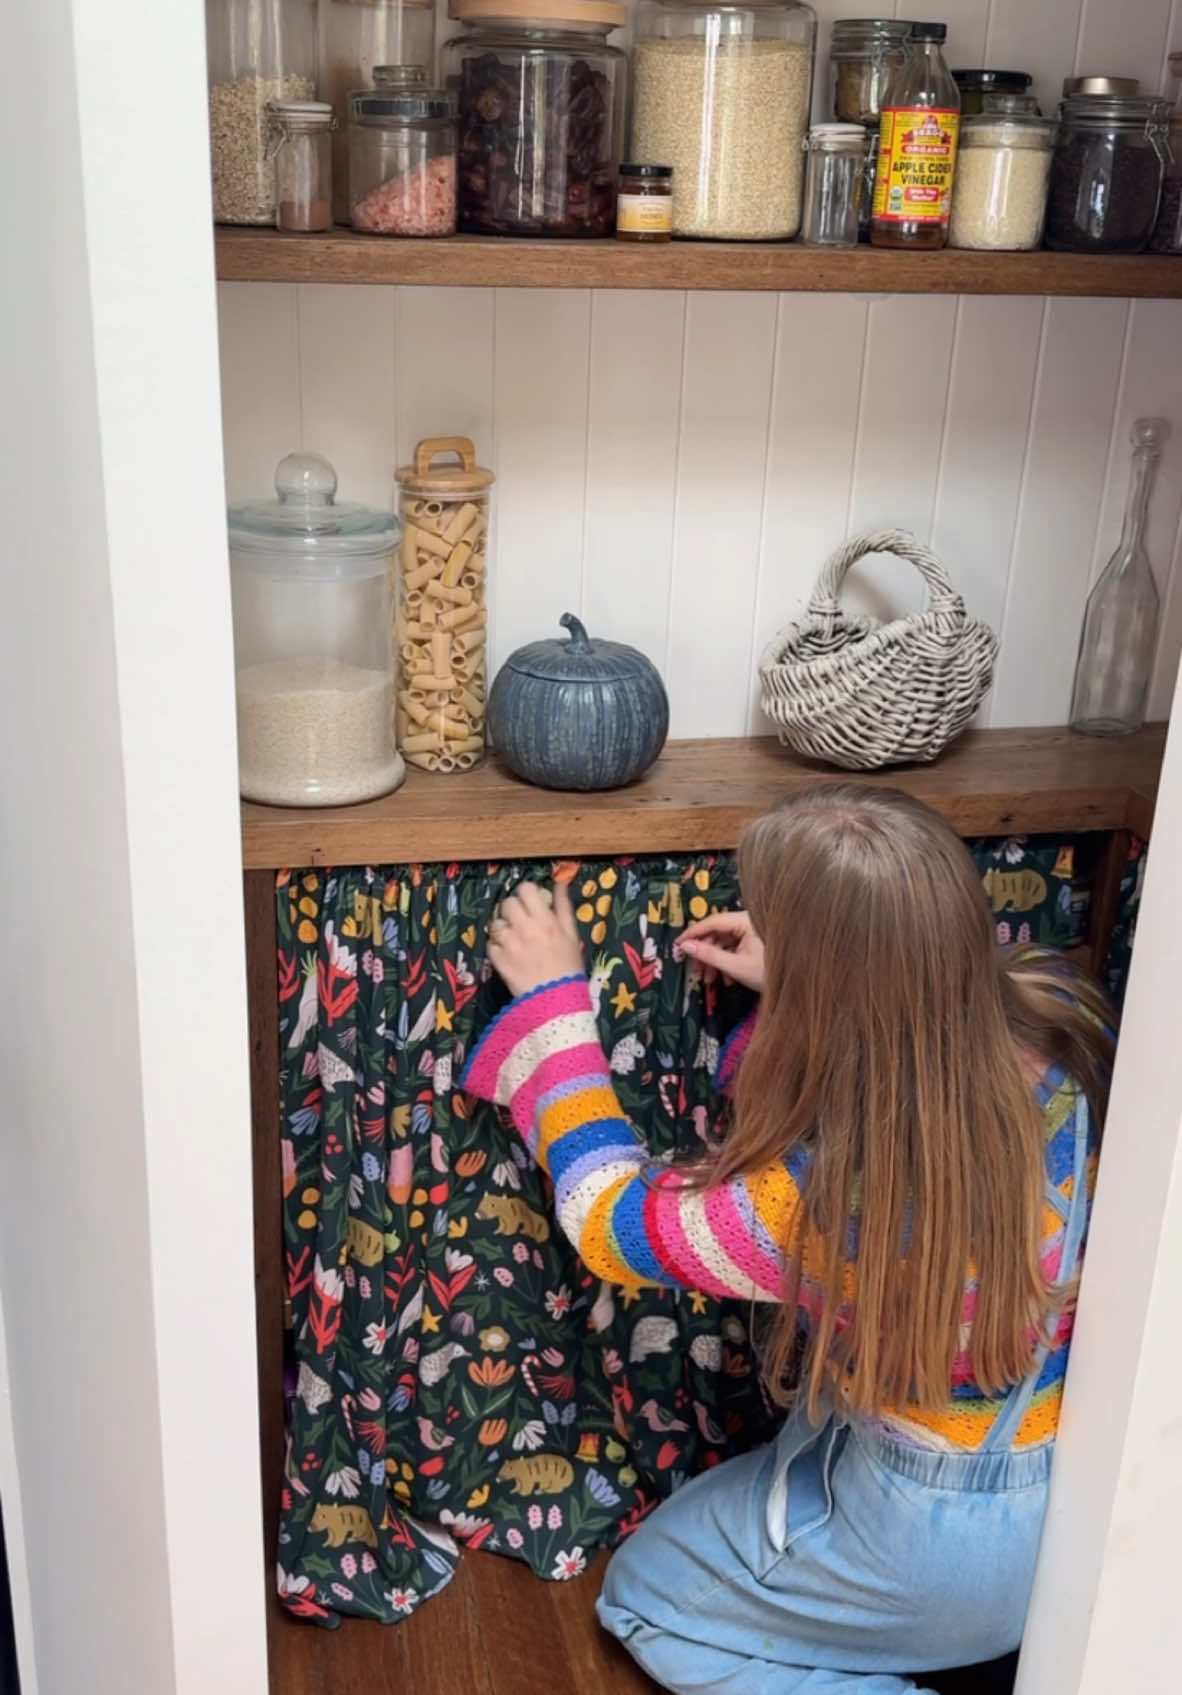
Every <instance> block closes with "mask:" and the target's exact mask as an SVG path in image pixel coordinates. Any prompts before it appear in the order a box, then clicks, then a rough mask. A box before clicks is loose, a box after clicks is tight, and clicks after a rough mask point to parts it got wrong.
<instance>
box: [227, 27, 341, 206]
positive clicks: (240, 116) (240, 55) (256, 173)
mask: <svg viewBox="0 0 1182 1695" xmlns="http://www.w3.org/2000/svg"><path fill="white" fill-rule="evenodd" d="M205 42H206V60H207V64H208V69H209V146H210V155H211V160H210V162H211V165H212V169H213V215H214V219H215V221H216V222H217V223H219V224H273V223H274V222H275V210H276V196H275V160H274V157H273V155H271V154H270V153H269V152H268V125H269V120H268V116H267V106H268V104H269V103H270V102H272V101H286V100H315V98H316V0H205Z"/></svg>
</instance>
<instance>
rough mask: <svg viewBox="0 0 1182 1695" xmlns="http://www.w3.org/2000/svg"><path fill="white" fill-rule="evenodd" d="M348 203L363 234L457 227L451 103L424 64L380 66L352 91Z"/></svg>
mask: <svg viewBox="0 0 1182 1695" xmlns="http://www.w3.org/2000/svg"><path fill="white" fill-rule="evenodd" d="M349 206H350V218H351V221H352V224H353V228H354V229H355V230H364V231H365V232H366V233H367V234H368V235H454V234H455V232H456V119H455V104H454V102H453V100H452V97H451V95H450V94H448V93H447V92H446V91H445V90H444V89H442V88H428V86H427V80H426V72H425V71H424V70H423V69H422V67H421V66H418V65H379V66H378V67H377V68H376V69H375V71H374V86H373V88H372V89H358V90H356V91H355V92H354V93H352V94H350V96H349Z"/></svg>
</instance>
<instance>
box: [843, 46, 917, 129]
mask: <svg viewBox="0 0 1182 1695" xmlns="http://www.w3.org/2000/svg"><path fill="white" fill-rule="evenodd" d="M910 34H911V25H910V23H909V22H907V21H906V20H905V19H903V18H838V19H836V20H835V22H834V25H833V33H832V36H831V37H830V41H829V68H830V72H831V74H832V79H833V116H834V117H835V118H836V119H837V121H838V122H839V123H843V124H873V125H874V126H875V132H876V133H877V129H878V118H879V114H880V113H881V111H882V101H883V96H884V94H885V93H886V89H887V84H888V82H889V81H890V78H891V75H892V73H893V72H894V71H896V70H898V68H899V66H900V65H901V64H902V63H903V60H904V59H905V57H906V55H907V39H908V37H909V36H910Z"/></svg>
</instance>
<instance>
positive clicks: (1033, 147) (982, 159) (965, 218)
mask: <svg viewBox="0 0 1182 1695" xmlns="http://www.w3.org/2000/svg"><path fill="white" fill-rule="evenodd" d="M1054 145H1055V121H1054V119H1053V118H1043V117H1040V116H1039V115H1038V112H1037V111H1036V109H1035V103H1034V100H1033V98H1032V97H1031V96H1029V95H1025V96H1020V95H1004V94H1000V95H989V94H987V95H986V96H985V109H984V111H982V112H979V113H978V114H977V115H976V116H975V117H972V118H966V119H965V121H964V123H963V124H962V125H961V128H960V151H959V153H958V155H957V161H956V181H955V183H954V184H953V188H952V218H951V220H950V222H949V225H948V245H949V246H950V247H970V248H976V249H979V250H982V251H989V252H1009V253H1017V252H1025V251H1027V250H1029V249H1031V248H1035V247H1038V246H1039V245H1040V244H1041V242H1042V232H1043V224H1044V221H1045V218H1046V207H1047V181H1048V178H1049V177H1050V174H1051V150H1052V148H1053V147H1054Z"/></svg>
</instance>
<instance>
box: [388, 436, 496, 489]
mask: <svg viewBox="0 0 1182 1695" xmlns="http://www.w3.org/2000/svg"><path fill="white" fill-rule="evenodd" d="M445 453H454V454H455V456H456V457H457V459H458V460H459V464H458V465H436V464H435V463H434V461H435V460H436V459H437V458H438V457H439V456H440V455H441V454H445ZM394 481H395V482H396V483H397V484H398V486H399V488H400V489H402V490H404V492H405V493H407V494H430V495H451V494H483V492H484V490H485V489H487V488H488V487H489V486H490V485H491V484H492V483H493V482H495V481H496V478H495V475H494V473H493V472H492V471H489V470H487V469H486V468H485V466H483V465H478V464H477V463H476V448H475V445H474V443H473V442H472V441H471V440H470V438H469V437H468V436H427V437H426V438H425V439H424V440H423V441H421V442H420V443H419V445H418V446H417V447H416V448H415V458H414V464H413V465H400V466H399V467H398V469H397V470H396V471H395V473H394Z"/></svg>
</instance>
